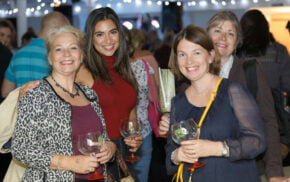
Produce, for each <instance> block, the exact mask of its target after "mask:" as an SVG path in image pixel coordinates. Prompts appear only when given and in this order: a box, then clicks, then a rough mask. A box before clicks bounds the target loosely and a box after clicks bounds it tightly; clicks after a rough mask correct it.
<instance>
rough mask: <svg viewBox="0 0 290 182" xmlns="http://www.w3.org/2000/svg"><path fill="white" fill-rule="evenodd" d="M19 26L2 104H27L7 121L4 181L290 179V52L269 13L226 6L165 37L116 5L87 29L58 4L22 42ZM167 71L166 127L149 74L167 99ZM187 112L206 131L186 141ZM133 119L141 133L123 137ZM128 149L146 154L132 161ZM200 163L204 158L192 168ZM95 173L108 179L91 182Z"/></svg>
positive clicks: (1, 161) (1, 24)
mask: <svg viewBox="0 0 290 182" xmlns="http://www.w3.org/2000/svg"><path fill="white" fill-rule="evenodd" d="M15 32H16V31H15V29H14V27H13V25H12V24H11V22H10V21H8V20H4V19H2V20H0V55H1V56H0V57H1V69H0V70H1V73H0V74H1V75H0V80H1V81H0V84H1V102H2V101H3V103H4V102H5V101H6V102H8V100H9V97H12V94H11V93H16V94H13V96H14V95H17V98H16V99H17V100H18V102H17V105H14V106H13V109H15V112H16V114H17V117H15V118H14V119H13V121H11V123H13V124H10V125H9V126H7V127H10V128H12V129H11V131H12V132H10V133H9V134H8V135H7V134H6V136H5V140H4V139H2V138H4V137H3V136H2V134H1V131H4V130H7V129H5V128H1V127H2V125H1V124H0V138H1V142H0V148H1V150H0V151H1V152H3V151H4V154H0V167H1V168H0V181H1V180H3V181H4V182H9V181H12V179H13V182H14V181H15V180H17V181H76V182H85V181H98V182H101V181H108V182H113V181H120V180H121V179H123V180H125V179H126V180H127V181H129V182H133V181H135V182H169V181H172V180H178V179H180V178H183V179H184V180H185V181H190V182H191V181H204V182H212V181H217V182H233V181H237V182H238V181H240V182H258V181H263V182H264V181H268V182H290V176H287V175H285V171H284V170H283V167H284V166H287V165H290V164H289V149H290V138H289V137H290V120H289V118H290V113H288V121H289V123H288V125H287V124H286V125H283V126H282V124H283V122H282V121H281V120H282V119H285V118H282V119H281V117H279V114H280V113H278V112H277V110H276V107H277V102H278V101H277V98H276V95H275V94H274V93H278V94H280V95H281V96H282V99H284V103H282V104H284V105H283V107H284V106H286V105H287V104H289V103H287V97H286V96H287V93H290V56H289V53H288V51H287V49H286V47H285V46H283V45H282V44H280V43H279V42H277V41H275V38H274V37H273V35H272V34H271V32H270V28H269V23H268V22H267V20H266V18H265V16H264V15H263V13H262V12H261V11H259V10H249V11H247V12H246V13H245V14H244V15H243V16H242V17H241V19H240V20H239V19H238V18H237V16H236V15H235V14H234V13H233V12H232V11H229V10H222V11H218V12H217V13H216V14H214V15H213V16H212V17H211V18H210V19H209V20H208V22H207V27H205V28H201V27H197V26H194V25H190V26H187V27H184V28H183V29H181V30H180V31H179V32H174V31H173V30H165V32H163V38H162V40H161V39H159V38H158V34H157V30H151V29H150V31H148V32H145V31H143V30H142V29H136V28H133V29H131V30H129V29H127V28H126V27H124V25H122V23H121V21H120V19H119V17H118V15H117V13H116V12H115V11H114V10H113V9H111V8H109V7H105V8H98V9H95V10H93V11H92V12H90V14H89V16H88V17H87V20H86V24H85V30H84V32H80V31H79V30H78V29H77V28H74V27H73V26H72V25H71V23H70V22H69V20H68V19H67V18H66V17H65V16H64V15H63V14H62V13H60V12H51V13H49V14H47V15H45V16H44V17H42V19H41V28H40V32H39V33H38V34H37V33H36V32H35V31H34V30H33V29H32V28H31V27H30V28H29V29H28V30H27V32H26V33H25V34H23V36H22V38H21V45H20V46H19V48H17V46H15V43H14V42H15ZM160 69H168V70H170V71H171V72H172V73H173V74H174V76H175V87H176V96H175V97H173V98H172V100H171V109H170V111H171V112H169V113H161V111H160V110H159V111H160V114H161V115H162V116H161V117H160V119H159V120H160V122H159V123H158V125H159V128H158V132H159V134H160V135H156V134H155V133H154V132H153V131H152V127H151V124H152V123H151V122H150V120H149V117H148V114H149V113H148V105H149V103H150V102H152V94H151V93H150V86H151V85H149V80H152V81H153V85H152V87H153V91H154V93H155V94H154V95H156V97H154V98H155V101H156V102H157V103H160V100H161V99H160V97H161V96H162V95H161V93H160V89H161V85H162V83H161V82H162V81H161V80H160ZM249 76H250V77H251V81H249ZM5 98H6V100H5ZM209 103H210V104H209ZM5 104H6V103H5ZM0 108H1V106H0ZM159 109H160V108H159ZM2 114H3V115H4V114H5V113H2V112H1V110H0V118H1V115H2ZM188 119H194V120H195V121H196V122H197V125H199V129H198V132H199V133H198V137H199V139H198V140H194V139H188V140H185V141H182V142H181V143H179V144H177V143H175V141H174V140H173V138H172V135H174V134H175V133H174V131H173V130H171V126H172V125H173V124H175V123H179V122H181V121H185V120H188ZM124 120H132V121H137V120H138V121H140V122H141V124H142V130H141V131H140V132H138V133H137V134H134V137H130V138H124V137H123V136H122V135H121V132H120V125H121V123H122V122H123V121H124ZM4 122H5V121H0V123H4ZM284 124H285V123H284ZM3 126H4V125H3ZM5 126H6V125H5ZM287 126H288V127H289V128H287ZM130 127H131V129H132V130H133V129H134V127H133V126H130ZM130 127H129V126H128V129H129V128H130ZM132 127H133V128H132ZM135 129H136V128H135ZM288 129H289V130H288ZM97 131H100V133H101V136H102V137H101V140H98V141H97V142H96V143H97V144H96V145H99V142H102V145H101V147H100V148H99V152H98V153H94V154H92V155H83V154H82V153H81V152H80V151H79V146H78V136H79V135H81V134H84V133H91V132H97ZM160 136H161V137H160ZM93 144H94V142H93ZM2 149H3V150H2ZM130 153H135V154H136V155H137V156H139V157H140V160H139V161H137V162H136V161H134V162H132V161H129V162H128V161H125V160H124V159H125V158H126V156H127V155H129V154H130ZM11 154H12V155H11ZM10 161H11V164H10V167H9V170H8V172H7V173H6V170H7V168H8V165H9V163H10ZM197 161H199V162H201V163H205V165H204V166H202V167H199V168H196V169H194V170H188V168H190V166H191V165H192V163H195V162H197ZM12 163H13V166H12ZM15 166H17V167H15ZM96 172H98V173H99V174H102V175H103V176H104V177H105V178H101V179H97V178H94V179H93V180H91V179H90V180H89V178H92V177H94V176H95V173H96ZM5 173H6V177H5V178H4V176H5ZM16 174H17V175H16Z"/></svg>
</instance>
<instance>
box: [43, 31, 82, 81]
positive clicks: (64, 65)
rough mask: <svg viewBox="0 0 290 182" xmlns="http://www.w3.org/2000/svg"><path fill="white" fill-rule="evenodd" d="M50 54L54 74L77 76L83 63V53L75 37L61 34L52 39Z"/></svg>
mask: <svg viewBox="0 0 290 182" xmlns="http://www.w3.org/2000/svg"><path fill="white" fill-rule="evenodd" d="M49 50H50V51H49V53H48V60H49V63H50V64H51V65H52V67H53V72H54V73H58V74H62V75H70V74H75V73H76V71H77V69H78V68H79V66H80V64H81V62H82V51H81V48H80V46H79V44H78V42H77V39H76V37H75V35H73V34H72V33H59V34H56V35H55V36H54V38H53V39H52V42H51V45H50V49H49Z"/></svg>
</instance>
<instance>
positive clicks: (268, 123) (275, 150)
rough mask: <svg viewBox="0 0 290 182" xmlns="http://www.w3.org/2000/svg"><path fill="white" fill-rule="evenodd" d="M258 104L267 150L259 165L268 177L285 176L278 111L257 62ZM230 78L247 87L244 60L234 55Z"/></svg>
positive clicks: (268, 85) (264, 75)
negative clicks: (263, 124)
mask: <svg viewBox="0 0 290 182" xmlns="http://www.w3.org/2000/svg"><path fill="white" fill-rule="evenodd" d="M256 68H257V81H258V90H257V98H256V100H257V104H258V106H259V108H260V112H261V115H262V118H263V120H264V122H265V131H266V140H267V150H266V152H265V153H264V154H263V156H261V159H260V160H258V167H259V170H260V171H261V172H263V171H264V170H265V171H264V172H265V174H266V176H267V178H270V177H275V176H283V169H282V159H281V146H280V135H279V131H278V123H277V118H276V112H275V109H274V100H273V97H272V93H271V88H270V84H269V82H268V79H267V77H266V74H265V73H264V72H263V70H262V67H261V65H260V64H259V63H257V66H256ZM229 79H230V80H236V81H238V82H240V83H241V84H242V85H244V86H245V87H247V83H246V76H245V72H244V69H243V60H241V59H239V58H237V57H234V62H233V65H232V68H231V71H230V74H229Z"/></svg>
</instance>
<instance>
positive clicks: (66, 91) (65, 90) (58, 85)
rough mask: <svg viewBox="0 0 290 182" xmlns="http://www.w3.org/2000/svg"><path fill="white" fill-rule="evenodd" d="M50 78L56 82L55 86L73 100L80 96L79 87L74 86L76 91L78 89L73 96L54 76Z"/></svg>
mask: <svg viewBox="0 0 290 182" xmlns="http://www.w3.org/2000/svg"><path fill="white" fill-rule="evenodd" d="M50 76H51V78H52V80H53V81H54V83H55V86H57V87H59V88H61V89H62V91H64V92H65V93H67V94H68V95H69V96H70V97H71V98H75V97H76V96H80V94H79V89H78V87H77V86H76V85H74V87H75V89H76V91H77V92H76V93H75V94H73V93H71V92H70V91H68V90H67V89H65V88H63V87H62V86H61V85H60V84H59V83H58V82H57V81H55V79H54V78H53V76H52V75H50Z"/></svg>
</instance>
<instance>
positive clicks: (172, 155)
mask: <svg viewBox="0 0 290 182" xmlns="http://www.w3.org/2000/svg"><path fill="white" fill-rule="evenodd" d="M176 150H177V149H175V150H174V151H173V152H172V153H171V156H170V159H171V162H172V163H173V164H175V165H179V163H177V162H175V160H174V159H173V157H174V155H175V153H176Z"/></svg>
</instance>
